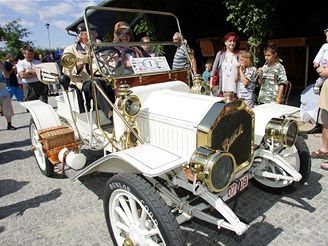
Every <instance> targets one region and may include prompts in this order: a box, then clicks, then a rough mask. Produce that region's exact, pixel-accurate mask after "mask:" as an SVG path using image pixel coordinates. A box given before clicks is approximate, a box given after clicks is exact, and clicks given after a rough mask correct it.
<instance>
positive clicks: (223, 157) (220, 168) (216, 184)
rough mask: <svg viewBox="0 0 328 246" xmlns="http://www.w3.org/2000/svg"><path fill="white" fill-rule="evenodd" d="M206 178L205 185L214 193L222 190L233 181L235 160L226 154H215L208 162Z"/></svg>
mask: <svg viewBox="0 0 328 246" xmlns="http://www.w3.org/2000/svg"><path fill="white" fill-rule="evenodd" d="M205 169H208V173H209V175H208V178H207V180H206V183H207V184H208V185H209V186H210V187H212V189H214V190H215V191H221V190H224V189H225V188H226V187H227V186H228V185H229V184H230V183H231V180H232V179H233V173H234V170H235V159H234V157H233V156H232V155H231V154H230V153H227V152H217V153H216V154H214V155H213V156H212V158H211V159H210V160H209V161H208V163H207V165H206V168H205Z"/></svg>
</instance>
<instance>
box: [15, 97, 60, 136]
mask: <svg viewBox="0 0 328 246" xmlns="http://www.w3.org/2000/svg"><path fill="white" fill-rule="evenodd" d="M20 104H21V105H22V106H23V107H25V108H27V109H28V111H29V112H30V114H31V116H32V118H33V121H34V123H35V125H36V128H37V129H38V130H40V129H44V128H49V127H55V126H59V125H61V121H60V119H59V117H58V115H57V113H56V111H55V110H54V109H53V107H51V106H50V105H49V104H47V103H44V102H42V101H40V100H33V101H27V102H21V103H20Z"/></svg>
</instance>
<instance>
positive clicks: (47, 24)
mask: <svg viewBox="0 0 328 246" xmlns="http://www.w3.org/2000/svg"><path fill="white" fill-rule="evenodd" d="M45 26H46V27H47V30H48V41H49V49H51V44H50V34H49V27H50V24H49V23H46V24H45Z"/></svg>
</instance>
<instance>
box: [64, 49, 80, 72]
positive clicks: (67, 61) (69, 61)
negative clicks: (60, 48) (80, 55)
mask: <svg viewBox="0 0 328 246" xmlns="http://www.w3.org/2000/svg"><path fill="white" fill-rule="evenodd" d="M60 61H61V63H62V65H63V67H66V68H73V67H74V66H75V65H76V63H77V62H78V59H77V57H76V55H74V54H73V53H71V52H66V53H64V54H62V55H61V57H60Z"/></svg>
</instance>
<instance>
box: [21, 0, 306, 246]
mask: <svg viewBox="0 0 328 246" xmlns="http://www.w3.org/2000/svg"><path fill="white" fill-rule="evenodd" d="M122 18H125V19H124V20H125V21H127V22H128V23H130V25H131V27H132V28H137V27H138V26H139V28H140V26H141V25H144V24H145V23H148V25H149V23H152V28H153V31H154V33H152V35H153V37H154V38H161V39H163V40H169V41H161V42H159V41H151V42H150V43H149V44H150V45H151V47H153V48H154V49H156V51H157V52H158V53H157V54H159V55H158V56H156V57H146V58H131V59H132V60H131V62H133V63H134V64H135V67H134V71H133V73H130V74H128V75H124V74H122V70H120V69H119V68H118V64H115V63H114V62H113V61H112V60H111V57H110V53H111V52H112V51H113V50H115V49H113V47H118V46H126V45H129V46H130V47H131V46H134V45H139V46H140V45H142V43H141V42H129V43H122V42H119V43H117V42H116V43H115V42H111V40H110V38H108V37H110V36H111V34H112V29H113V26H114V23H115V22H117V21H119V20H122ZM83 19H84V22H85V23H86V24H88V23H89V22H92V23H93V24H96V25H98V27H99V34H100V36H101V38H102V40H103V41H102V42H90V43H89V44H88V45H89V49H90V52H89V54H88V55H89V58H90V60H89V61H91V62H90V63H93V64H94V65H93V66H90V75H91V79H92V81H93V85H94V89H95V90H100V91H102V90H101V88H100V87H99V86H98V85H97V83H96V82H95V81H96V80H102V81H105V82H106V83H107V85H109V86H112V87H113V88H114V89H115V92H116V94H115V96H116V101H115V103H112V102H111V101H110V100H109V99H108V98H107V101H108V103H109V104H111V106H112V107H113V113H114V114H113V120H112V121H113V122H112V123H113V124H111V121H110V120H109V119H108V118H107V117H105V115H104V114H103V112H102V111H101V109H99V108H98V107H95V106H94V105H96V101H97V98H95V97H94V98H93V100H92V101H91V109H90V110H88V108H87V106H86V102H84V103H83V101H81V100H78V97H77V94H78V93H81V92H78V91H77V90H75V89H72V88H70V87H68V82H69V78H68V77H67V76H65V75H63V74H62V73H61V69H58V67H56V64H54V63H44V64H41V65H40V66H39V67H38V76H39V79H40V80H41V81H43V82H44V83H48V84H49V83H60V84H61V85H62V88H63V90H64V93H63V94H62V95H60V96H57V97H56V102H57V107H56V108H52V107H51V106H50V105H48V104H45V103H43V102H41V101H39V100H36V101H30V102H23V103H22V105H24V106H25V107H26V108H27V109H28V110H29V112H30V114H31V116H32V121H31V125H30V134H31V140H32V147H33V151H34V154H35V157H36V162H37V164H38V166H39V168H40V170H41V172H42V173H43V174H44V175H46V176H49V177H51V176H53V175H58V173H60V174H61V175H65V176H67V177H70V178H72V180H77V179H78V178H79V177H81V176H82V175H87V174H90V173H92V172H106V173H112V174H113V175H112V176H111V178H110V179H109V180H108V182H107V184H106V186H105V191H104V197H103V204H104V213H105V217H106V221H107V225H108V229H109V232H110V234H111V237H112V239H113V242H114V244H115V245H175V246H177V245H185V244H186V240H185V239H184V238H183V234H182V230H181V228H180V225H181V224H183V223H184V222H186V221H188V220H191V219H193V218H194V217H196V218H198V219H200V220H203V221H205V222H207V223H210V224H214V225H216V226H217V228H218V229H220V228H225V229H228V230H231V231H234V232H235V233H236V234H238V235H242V234H243V233H245V232H246V231H247V229H248V227H249V225H247V224H245V223H244V222H242V221H241V220H240V219H239V218H238V217H237V215H236V214H235V212H234V211H233V209H232V208H231V207H230V206H228V205H227V203H226V201H228V200H232V199H234V198H235V196H237V195H238V194H239V192H240V191H242V190H244V189H245V188H246V187H247V186H248V184H249V181H250V180H252V181H254V183H255V184H256V185H258V186H259V187H261V188H263V189H265V190H268V191H271V192H278V193H279V192H287V191H291V190H293V189H295V188H296V187H297V186H299V185H302V184H303V183H304V182H305V181H306V179H307V178H308V176H309V173H310V169H311V159H310V155H309V150H308V147H307V145H306V143H305V141H304V140H303V138H302V137H300V136H298V127H297V122H296V121H295V120H294V119H293V114H295V113H296V112H298V110H299V108H295V107H291V106H286V105H277V104H265V105H261V106H257V107H255V108H254V109H251V108H249V107H247V106H246V104H245V103H244V102H242V101H239V100H236V101H228V100H226V99H225V98H219V97H213V96H209V95H202V93H205V94H207V93H206V92H207V91H208V90H207V86H206V85H205V84H204V83H202V81H200V80H199V78H198V77H197V76H193V75H192V72H191V69H186V70H181V71H180V70H171V68H170V65H168V64H172V56H173V54H174V51H175V49H176V47H175V46H174V45H175V43H173V42H172V41H170V40H171V37H172V32H170V33H165V31H166V29H165V28H160V25H163V24H165V27H167V30H172V26H173V25H175V26H176V30H178V31H179V32H180V33H182V31H181V30H180V25H179V22H178V19H177V18H176V17H175V16H174V15H173V14H171V13H164V12H154V11H146V10H132V9H119V8H108V7H93V6H90V7H88V8H86V10H85V13H84V17H83ZM104 23H106V25H104ZM134 30H136V29H134ZM87 31H88V35H90V33H89V30H87ZM156 35H157V36H156ZM89 37H90V36H89ZM106 37H107V39H106ZM181 45H182V47H183V48H184V49H185V50H188V46H187V43H186V42H185V40H182V42H181ZM104 53H108V54H107V56H106V55H104ZM104 57H106V58H104ZM170 57H171V58H170ZM77 61H79V58H77V57H75V56H74V55H73V54H64V55H63V56H62V62H61V65H62V66H65V67H68V68H72V67H74V66H75V63H76V62H77ZM57 65H60V64H57ZM119 71H120V72H119ZM192 77H194V78H196V79H195V80H194V81H193V87H192V88H191V81H190V78H192ZM81 108H82V110H81ZM83 109H84V110H83ZM83 111H84V112H83ZM85 150H88V151H89V152H90V151H97V152H98V153H99V151H102V153H103V155H102V156H101V157H100V158H97V159H96V160H95V161H90V158H89V156H88V155H87V154H84V151H85Z"/></svg>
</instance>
